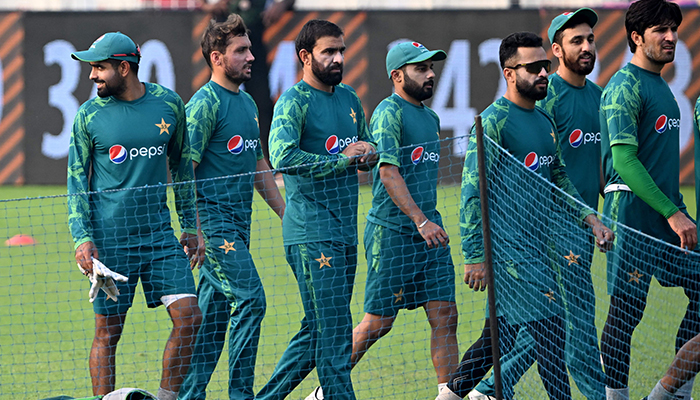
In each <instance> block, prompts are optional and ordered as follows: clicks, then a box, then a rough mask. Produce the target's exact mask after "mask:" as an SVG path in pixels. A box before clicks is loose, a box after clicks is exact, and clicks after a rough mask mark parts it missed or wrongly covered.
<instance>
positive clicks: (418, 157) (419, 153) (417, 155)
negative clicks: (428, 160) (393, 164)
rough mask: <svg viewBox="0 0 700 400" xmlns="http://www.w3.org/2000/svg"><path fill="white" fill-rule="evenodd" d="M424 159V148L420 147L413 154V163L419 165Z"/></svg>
mask: <svg viewBox="0 0 700 400" xmlns="http://www.w3.org/2000/svg"><path fill="white" fill-rule="evenodd" d="M421 159H423V146H418V147H416V148H415V149H413V151H412V152H411V162H412V163H413V165H417V164H418V163H419V162H420V160H421Z"/></svg>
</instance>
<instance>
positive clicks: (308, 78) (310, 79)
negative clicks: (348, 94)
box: [301, 69, 335, 93]
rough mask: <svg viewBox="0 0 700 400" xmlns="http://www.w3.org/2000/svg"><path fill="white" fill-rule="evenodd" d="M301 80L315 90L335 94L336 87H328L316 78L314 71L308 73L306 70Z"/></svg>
mask: <svg viewBox="0 0 700 400" xmlns="http://www.w3.org/2000/svg"><path fill="white" fill-rule="evenodd" d="M301 80H302V81H304V82H306V84H307V85H309V86H311V87H312V88H314V89H318V90H321V91H324V92H328V93H333V91H335V86H331V85H326V84H325V83H323V82H321V80H320V79H318V78H317V77H316V74H314V73H313V72H312V71H308V72H307V71H306V69H304V74H303V75H302V77H301Z"/></svg>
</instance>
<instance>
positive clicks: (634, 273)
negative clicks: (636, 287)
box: [627, 268, 644, 283]
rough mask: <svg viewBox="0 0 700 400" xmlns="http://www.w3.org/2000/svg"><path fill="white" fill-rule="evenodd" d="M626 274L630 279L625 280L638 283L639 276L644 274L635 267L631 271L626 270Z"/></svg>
mask: <svg viewBox="0 0 700 400" xmlns="http://www.w3.org/2000/svg"><path fill="white" fill-rule="evenodd" d="M627 274H629V276H630V279H629V280H628V281H627V282H632V281H634V283H639V278H641V277H643V276H644V274H643V273H641V272H639V270H638V269H637V268H635V269H634V271H632V272H628V273H627Z"/></svg>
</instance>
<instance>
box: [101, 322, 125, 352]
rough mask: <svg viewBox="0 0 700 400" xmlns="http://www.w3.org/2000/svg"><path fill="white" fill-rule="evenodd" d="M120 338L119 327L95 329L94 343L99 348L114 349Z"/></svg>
mask: <svg viewBox="0 0 700 400" xmlns="http://www.w3.org/2000/svg"><path fill="white" fill-rule="evenodd" d="M121 336H122V326H121V325H106V326H98V327H96V328H95V342H97V343H98V344H99V345H100V346H101V347H114V346H116V345H117V343H119V339H120V338H121Z"/></svg>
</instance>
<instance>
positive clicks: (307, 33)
mask: <svg viewBox="0 0 700 400" xmlns="http://www.w3.org/2000/svg"><path fill="white" fill-rule="evenodd" d="M326 36H330V37H334V38H337V37H341V36H343V30H342V29H340V27H339V26H338V25H336V24H334V23H332V22H330V21H326V20H323V19H312V20H311V21H309V22H307V23H306V24H304V26H303V27H302V28H301V31H299V34H298V35H297V38H296V40H295V41H294V46H295V48H296V52H297V58H298V59H299V62H300V63H302V64H303V61H301V56H300V55H299V52H300V51H301V50H302V49H304V50H306V51H308V52H309V53H311V52H313V50H314V46H316V41H318V39H320V38H322V37H326Z"/></svg>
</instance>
